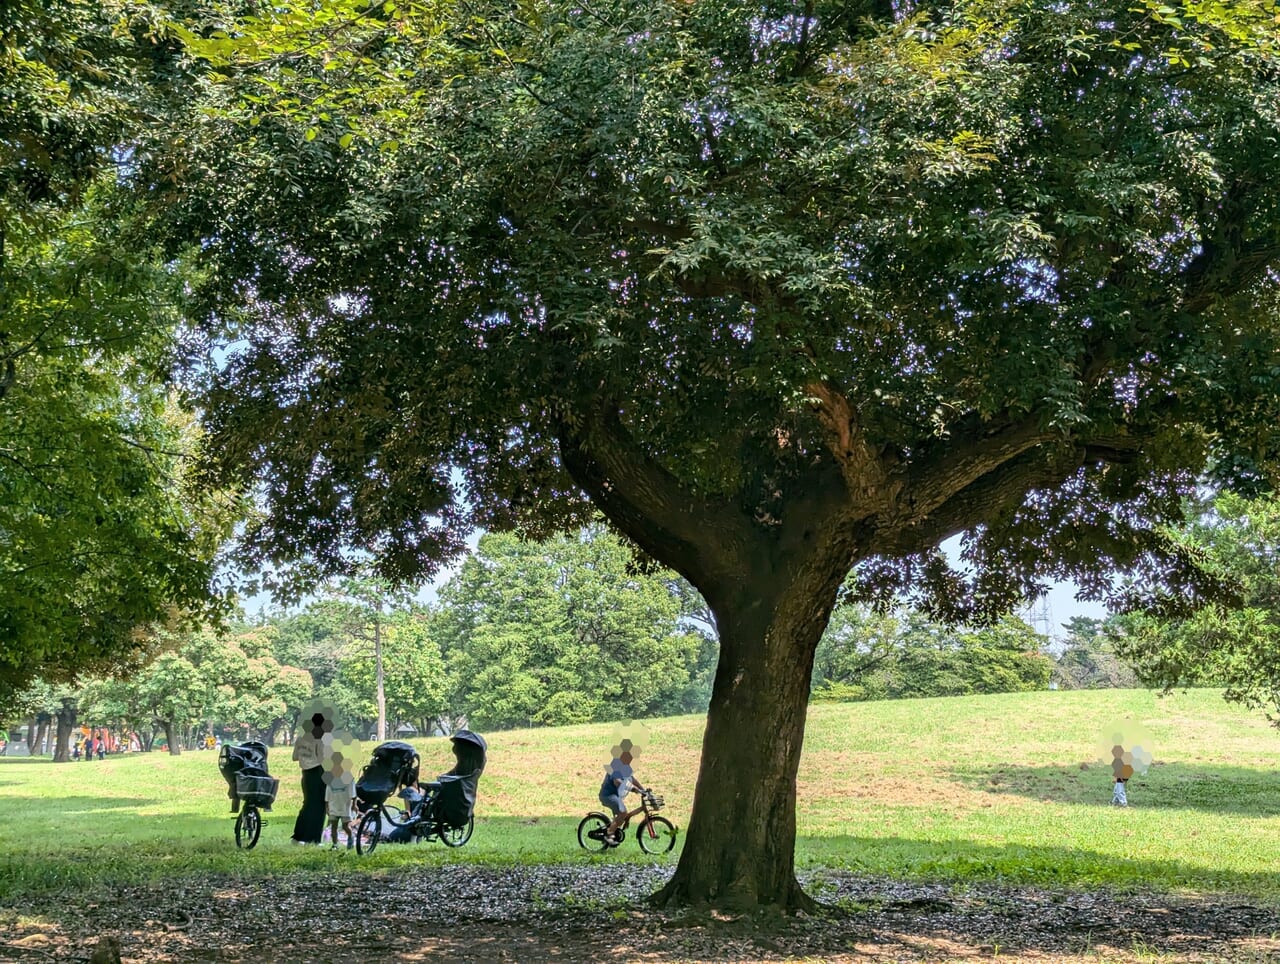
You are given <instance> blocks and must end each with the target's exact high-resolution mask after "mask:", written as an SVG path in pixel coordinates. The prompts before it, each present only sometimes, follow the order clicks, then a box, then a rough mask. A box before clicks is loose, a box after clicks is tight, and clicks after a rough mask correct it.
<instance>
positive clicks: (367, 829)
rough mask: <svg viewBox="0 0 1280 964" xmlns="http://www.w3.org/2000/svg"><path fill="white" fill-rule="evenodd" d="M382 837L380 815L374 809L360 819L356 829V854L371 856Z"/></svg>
mask: <svg viewBox="0 0 1280 964" xmlns="http://www.w3.org/2000/svg"><path fill="white" fill-rule="evenodd" d="M381 836H382V813H381V812H380V811H379V810H378V808H377V807H375V808H374V809H372V810H369V811H367V812H366V813H365V815H364V816H363V817H361V818H360V825H359V826H358V827H356V853H358V854H371V853H373V850H374V848H375V847H377V846H378V838H380V837H381Z"/></svg>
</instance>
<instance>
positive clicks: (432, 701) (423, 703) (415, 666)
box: [339, 611, 452, 730]
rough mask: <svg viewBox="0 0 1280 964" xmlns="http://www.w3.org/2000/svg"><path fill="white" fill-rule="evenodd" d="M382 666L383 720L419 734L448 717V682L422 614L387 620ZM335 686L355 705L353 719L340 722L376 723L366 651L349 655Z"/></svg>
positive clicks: (370, 658)
mask: <svg viewBox="0 0 1280 964" xmlns="http://www.w3.org/2000/svg"><path fill="white" fill-rule="evenodd" d="M382 660H383V674H384V677H385V687H386V701H387V719H388V720H390V721H391V722H392V723H393V724H395V723H399V722H406V723H412V724H413V725H414V726H415V727H417V728H418V729H419V730H422V729H423V728H424V726H425V727H427V728H429V727H430V726H431V725H433V724H435V722H436V721H437V720H441V719H443V718H445V717H447V716H448V715H449V709H450V706H449V702H448V697H449V695H450V692H451V689H452V686H451V681H450V678H449V676H448V673H447V671H446V669H445V664H444V658H443V657H442V656H441V653H440V647H439V645H438V644H437V643H436V642H435V640H434V639H432V638H431V632H430V621H429V620H428V619H427V618H426V616H425V615H424V614H422V613H416V612H412V611H408V612H401V613H396V614H395V615H394V616H393V617H392V618H390V619H388V620H387V624H386V628H385V637H384V641H383V653H382ZM339 680H340V681H341V682H342V683H344V684H345V685H346V686H348V687H349V688H350V690H351V692H352V693H353V694H358V699H359V701H360V702H359V709H358V711H357V713H356V715H355V716H352V717H344V719H351V720H355V719H361V720H369V719H372V718H375V717H376V716H377V708H376V705H375V697H374V661H373V654H372V653H371V652H369V651H368V649H367V647H364V648H361V649H360V650H359V651H358V652H353V653H350V654H349V656H348V658H347V660H346V662H345V663H344V664H343V667H342V670H341V672H340V673H339ZM392 730H394V726H392Z"/></svg>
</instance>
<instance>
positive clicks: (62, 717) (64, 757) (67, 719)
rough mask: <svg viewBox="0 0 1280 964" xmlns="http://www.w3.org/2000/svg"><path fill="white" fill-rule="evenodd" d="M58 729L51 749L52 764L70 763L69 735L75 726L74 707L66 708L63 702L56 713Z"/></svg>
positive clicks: (73, 705) (72, 705)
mask: <svg viewBox="0 0 1280 964" xmlns="http://www.w3.org/2000/svg"><path fill="white" fill-rule="evenodd" d="M57 720H58V729H57V735H56V737H55V742H54V747H53V762H54V763H69V762H70V761H71V733H72V731H73V730H74V729H75V725H76V705H75V704H74V703H72V704H71V705H70V706H68V705H67V704H66V703H65V702H64V703H63V705H62V708H61V709H60V710H58V713H57Z"/></svg>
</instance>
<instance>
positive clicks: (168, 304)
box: [0, 0, 216, 702]
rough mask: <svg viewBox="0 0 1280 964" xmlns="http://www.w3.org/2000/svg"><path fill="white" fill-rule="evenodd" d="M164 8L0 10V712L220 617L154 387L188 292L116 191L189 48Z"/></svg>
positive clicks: (125, 664)
mask: <svg viewBox="0 0 1280 964" xmlns="http://www.w3.org/2000/svg"><path fill="white" fill-rule="evenodd" d="M152 13H153V11H151V10H150V9H149V8H148V7H147V6H146V5H145V4H142V3H129V2H123V0H107V2H96V0H95V2H90V0H40V2H32V0H10V2H6V3H4V4H0V702H3V701H4V700H5V699H6V697H8V696H11V695H12V694H13V693H14V692H15V691H16V690H17V689H19V688H20V687H21V686H23V685H24V684H25V682H26V681H28V680H30V679H31V678H32V677H33V676H35V675H37V674H39V675H40V676H42V677H43V678H45V679H48V680H66V679H69V678H72V677H74V676H76V675H80V674H86V673H91V672H97V671H110V670H125V669H128V668H131V667H133V666H136V665H137V663H138V662H139V661H140V660H141V659H142V658H144V657H145V656H147V655H149V653H150V648H149V646H148V645H147V643H148V640H149V638H150V637H149V636H148V635H147V634H146V633H145V632H139V628H140V627H143V626H145V625H147V624H149V623H152V622H157V621H165V620H168V618H169V617H170V616H172V615H173V614H175V613H177V612H180V611H182V610H189V609H195V608H208V604H209V603H210V585H211V581H212V574H213V570H214V566H213V564H212V561H211V560H212V555H213V550H214V548H215V547H216V538H213V539H208V538H202V536H201V534H200V530H201V524H200V522H199V521H198V517H199V516H201V515H202V514H203V509H202V508H201V507H200V506H199V505H198V504H197V503H196V502H195V501H193V500H191V499H188V498H184V497H183V496H182V494H181V493H180V491H179V490H180V487H181V478H182V474H183V472H182V466H181V459H182V454H183V450H184V448H185V445H184V440H185V437H186V436H187V432H188V429H189V427H190V419H186V420H184V419H182V418H181V415H180V412H179V409H178V406H177V404H176V399H175V398H174V397H173V396H171V395H169V394H168V392H167V391H166V388H165V386H164V384H163V383H162V380H161V379H160V378H159V377H158V376H160V375H163V373H164V372H165V371H166V370H167V368H168V366H169V355H170V351H171V348H172V340H173V334H174V328H175V325H176V321H177V317H178V313H177V310H176V307H175V303H176V301H177V299H178V297H179V295H180V287H181V279H180V277H179V275H178V274H176V273H175V272H173V271H171V270H169V267H167V266H165V265H163V264H161V263H160V262H159V261H157V260H156V258H155V257H153V255H155V253H156V252H155V251H154V250H153V248H152V245H151V244H150V243H149V242H148V241H146V240H145V239H142V238H140V237H139V236H138V235H136V234H130V233H129V231H128V228H127V226H128V223H129V220H130V219H129V218H128V216H127V215H128V211H129V203H128V202H125V201H123V200H122V198H121V197H120V196H119V194H118V192H117V191H116V190H115V189H116V187H117V185H118V177H117V169H118V167H119V166H120V164H121V163H122V162H123V161H124V160H125V159H126V157H127V144H128V143H129V138H130V136H131V132H132V131H134V130H136V129H137V128H138V127H139V126H140V125H142V124H144V123H146V122H147V121H148V120H150V119H151V118H149V117H148V114H147V110H146V106H145V105H146V104H147V102H148V97H147V92H148V91H151V90H154V89H157V88H158V84H159V80H158V77H157V71H158V70H159V69H160V68H161V67H162V65H163V63H164V61H165V59H166V55H165V51H168V53H170V54H171V53H173V52H174V49H175V48H173V46H172V45H166V44H164V43H161V42H160V41H161V40H162V39H163V38H160V37H158V36H156V34H155V33H154V31H153V30H152V24H154V23H155V22H157V21H158V18H157V17H154V16H152ZM211 518H212V517H211V516H209V515H207V514H206V515H205V516H204V520H203V521H204V522H206V523H207V522H209V521H210V520H211ZM215 528H216V527H215ZM210 531H211V530H210V529H209V528H207V527H206V528H205V534H206V535H208V534H209V532H210Z"/></svg>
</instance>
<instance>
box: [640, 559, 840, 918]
mask: <svg viewBox="0 0 1280 964" xmlns="http://www.w3.org/2000/svg"><path fill="white" fill-rule="evenodd" d="M810 575H811V576H812V577H813V578H812V581H811V582H810V583H809V584H796V585H793V586H792V587H790V589H789V591H788V592H787V594H786V599H784V600H783V601H781V602H780V603H779V604H778V605H776V606H775V607H773V608H772V609H770V606H769V604H768V602H767V597H766V596H765V593H764V592H763V591H761V592H759V593H756V594H752V593H748V592H743V593H741V594H740V595H738V597H737V598H736V599H733V600H731V601H730V603H729V605H728V606H718V607H716V613H717V624H718V626H719V627H720V633H721V639H720V663H719V666H718V667H717V670H716V678H715V685H714V688H713V690H712V695H711V705H710V707H709V708H708V710H707V729H706V733H705V735H704V736H703V741H702V766H701V769H700V770H699V773H698V784H697V789H696V790H695V793H694V800H693V814H692V817H691V818H690V820H689V828H688V832H687V833H686V835H685V845H684V850H683V851H682V853H681V856H680V862H679V864H678V865H677V867H676V872H675V874H674V875H673V876H672V878H671V880H670V882H669V883H668V884H667V885H666V886H665V887H664V888H662V890H660V891H659V892H658V893H657V894H655V895H654V897H653V901H654V902H655V903H657V904H659V905H669V904H680V905H693V906H699V905H710V906H715V907H718V908H722V909H725V910H731V911H752V910H757V909H763V908H774V909H777V910H781V911H785V912H793V911H802V910H813V909H814V908H815V907H816V904H815V903H814V901H813V900H812V899H811V898H809V897H808V896H807V895H806V894H805V893H804V892H803V891H802V890H801V889H800V885H799V883H798V882H797V881H796V877H795V841H796V772H797V770H798V769H799V766H800V752H801V749H802V747H803V745H804V727H805V718H806V712H807V710H808V701H809V681H810V674H811V672H812V669H813V656H814V653H815V651H816V650H817V646H818V641H819V640H820V639H821V637H822V633H823V630H824V629H825V628H826V625H827V622H828V620H829V618H830V616H831V608H832V606H833V604H834V601H835V594H836V591H837V589H838V587H839V585H840V582H841V580H842V579H843V577H844V572H843V571H839V570H837V571H834V572H831V573H824V574H814V573H811V574H810ZM752 582H754V583H756V584H757V585H763V584H764V582H763V580H752Z"/></svg>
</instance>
